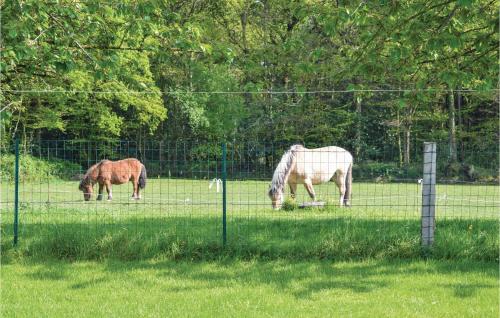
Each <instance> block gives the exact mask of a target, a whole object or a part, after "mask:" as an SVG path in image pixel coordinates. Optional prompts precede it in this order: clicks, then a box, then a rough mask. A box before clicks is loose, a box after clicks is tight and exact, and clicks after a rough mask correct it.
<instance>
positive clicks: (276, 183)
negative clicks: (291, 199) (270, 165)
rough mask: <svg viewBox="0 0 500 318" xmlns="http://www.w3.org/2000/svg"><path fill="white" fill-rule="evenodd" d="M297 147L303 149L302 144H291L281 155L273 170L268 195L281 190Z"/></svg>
mask: <svg viewBox="0 0 500 318" xmlns="http://www.w3.org/2000/svg"><path fill="white" fill-rule="evenodd" d="M299 149H304V147H303V146H302V145H293V146H291V147H290V149H288V150H287V151H286V152H285V154H284V155H283V157H281V160H280V162H279V164H278V166H277V167H276V170H274V174H273V180H272V181H271V187H270V189H269V195H270V196H272V195H275V194H277V193H282V192H283V189H284V188H285V184H286V182H287V180H288V176H289V175H290V171H291V170H292V165H293V163H294V162H295V154H296V152H297V150H299Z"/></svg>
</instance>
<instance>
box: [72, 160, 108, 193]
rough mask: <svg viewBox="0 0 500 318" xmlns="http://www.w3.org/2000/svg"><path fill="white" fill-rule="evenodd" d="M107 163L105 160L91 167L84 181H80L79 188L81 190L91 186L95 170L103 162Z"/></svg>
mask: <svg viewBox="0 0 500 318" xmlns="http://www.w3.org/2000/svg"><path fill="white" fill-rule="evenodd" d="M105 161H108V160H107V159H104V160H101V161H99V162H98V163H96V164H95V165H93V166H91V167H90V168H89V169H88V170H87V172H86V173H85V174H84V175H83V179H82V181H80V185H79V186H78V187H79V188H80V189H81V188H82V187H83V186H86V185H89V184H92V179H91V178H90V174H91V173H92V172H93V171H94V170H95V169H97V168H98V167H99V166H100V165H101V164H102V163H103V162H105Z"/></svg>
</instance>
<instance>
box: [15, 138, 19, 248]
mask: <svg viewBox="0 0 500 318" xmlns="http://www.w3.org/2000/svg"><path fill="white" fill-rule="evenodd" d="M15 152H16V159H15V164H14V182H15V186H14V245H17V241H18V236H17V235H18V227H19V139H18V138H16V143H15Z"/></svg>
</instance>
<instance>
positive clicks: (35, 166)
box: [0, 154, 82, 181]
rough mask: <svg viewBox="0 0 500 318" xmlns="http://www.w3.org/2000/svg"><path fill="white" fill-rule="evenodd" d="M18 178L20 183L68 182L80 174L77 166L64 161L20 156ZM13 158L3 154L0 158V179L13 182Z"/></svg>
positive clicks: (10, 155) (79, 168)
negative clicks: (50, 180) (62, 180)
mask: <svg viewBox="0 0 500 318" xmlns="http://www.w3.org/2000/svg"><path fill="white" fill-rule="evenodd" d="M19 159H20V160H19V166H20V167H19V178H20V180H22V181H35V180H41V179H47V178H49V179H65V180H70V179H72V178H73V177H75V175H78V174H80V173H81V172H82V167H81V166H80V165H78V164H75V163H72V162H68V161H64V160H50V161H48V160H43V159H39V158H36V157H33V156H31V155H21V157H20V158H19ZM14 165H15V156H14V155H13V154H5V155H1V156H0V177H1V179H3V180H9V181H13V180H14Z"/></svg>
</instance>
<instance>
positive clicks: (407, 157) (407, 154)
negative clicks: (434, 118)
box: [404, 125, 411, 165]
mask: <svg viewBox="0 0 500 318" xmlns="http://www.w3.org/2000/svg"><path fill="white" fill-rule="evenodd" d="M404 133H405V152H404V164H405V165H409V164H410V140H411V138H410V137H411V126H410V125H408V126H406V127H405V132H404Z"/></svg>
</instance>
